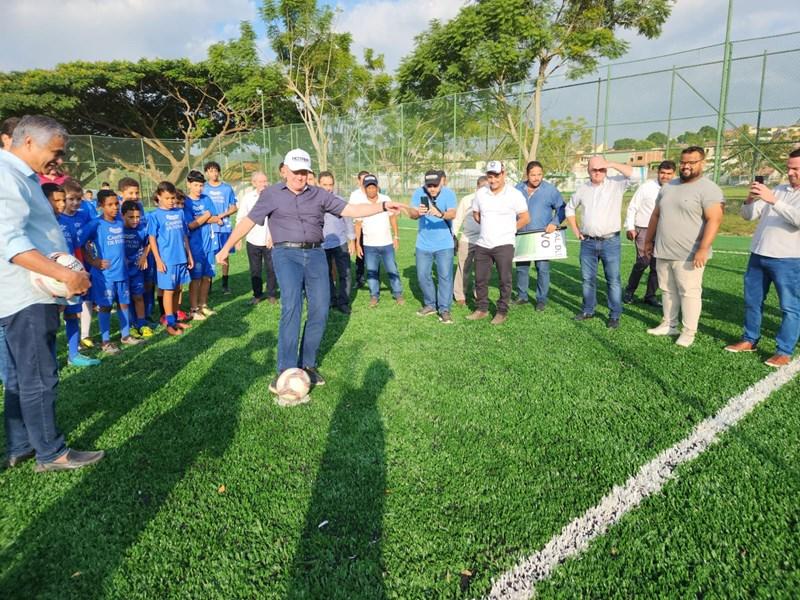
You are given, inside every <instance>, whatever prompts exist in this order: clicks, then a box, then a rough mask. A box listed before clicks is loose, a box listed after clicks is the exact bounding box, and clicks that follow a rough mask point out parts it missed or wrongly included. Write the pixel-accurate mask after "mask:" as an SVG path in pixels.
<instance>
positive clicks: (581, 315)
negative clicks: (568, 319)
mask: <svg viewBox="0 0 800 600" xmlns="http://www.w3.org/2000/svg"><path fill="white" fill-rule="evenodd" d="M574 319H575V320H576V321H588V320H589V319H594V315H590V314H589V313H585V312H579V313H578V314H577V315H575V317H574Z"/></svg>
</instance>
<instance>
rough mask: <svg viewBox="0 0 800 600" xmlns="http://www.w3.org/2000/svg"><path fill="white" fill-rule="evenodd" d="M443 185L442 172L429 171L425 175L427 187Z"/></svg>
mask: <svg viewBox="0 0 800 600" xmlns="http://www.w3.org/2000/svg"><path fill="white" fill-rule="evenodd" d="M440 183H442V172H441V171H428V172H427V173H425V183H424V185H425V186H426V187H427V186H429V185H434V186H435V185H439V184H440Z"/></svg>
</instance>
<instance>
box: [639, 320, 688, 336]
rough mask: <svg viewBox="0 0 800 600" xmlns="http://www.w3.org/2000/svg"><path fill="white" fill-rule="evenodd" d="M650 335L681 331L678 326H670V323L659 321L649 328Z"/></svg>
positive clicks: (670, 333)
mask: <svg viewBox="0 0 800 600" xmlns="http://www.w3.org/2000/svg"><path fill="white" fill-rule="evenodd" d="M647 333H649V334H650V335H678V334H679V333H680V332H679V331H678V329H677V327H670V326H669V324H668V323H659V324H658V325H656V326H655V327H653V328H652V329H648V330H647Z"/></svg>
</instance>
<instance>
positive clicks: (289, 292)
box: [272, 246, 330, 374]
mask: <svg viewBox="0 0 800 600" xmlns="http://www.w3.org/2000/svg"><path fill="white" fill-rule="evenodd" d="M272 266H273V267H274V268H275V275H276V277H277V278H278V286H279V287H280V290H281V319H280V326H279V328H278V363H277V367H278V373H279V374H280V373H282V372H283V371H285V370H286V369H292V368H295V367H300V368H302V367H316V366H317V352H318V351H319V345H320V343H321V342H322V336H323V335H324V334H325V323H326V322H327V320H328V302H329V299H330V289H329V287H328V261H327V260H326V259H325V250H323V249H322V248H312V249H309V250H304V249H303V248H284V247H281V246H276V247H275V248H273V249H272ZM303 291H305V296H306V300H307V302H308V314H307V316H306V324H305V327H304V328H303V337H302V340H300V321H301V320H302V316H303ZM298 345H299V352H298Z"/></svg>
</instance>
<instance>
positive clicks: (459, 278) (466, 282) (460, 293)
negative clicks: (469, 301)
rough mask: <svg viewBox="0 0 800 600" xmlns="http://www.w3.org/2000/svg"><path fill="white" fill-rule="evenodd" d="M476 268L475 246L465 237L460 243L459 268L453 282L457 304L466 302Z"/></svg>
mask: <svg viewBox="0 0 800 600" xmlns="http://www.w3.org/2000/svg"><path fill="white" fill-rule="evenodd" d="M474 266H475V244H470V243H469V242H468V241H467V239H466V238H465V237H462V238H461V239H460V240H459V241H458V268H457V269H456V279H455V281H454V282H453V297H454V298H455V299H456V302H462V301H464V300H466V293H467V290H468V289H469V288H471V287H472V285H471V283H472V281H471V280H472V271H473V268H474Z"/></svg>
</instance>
